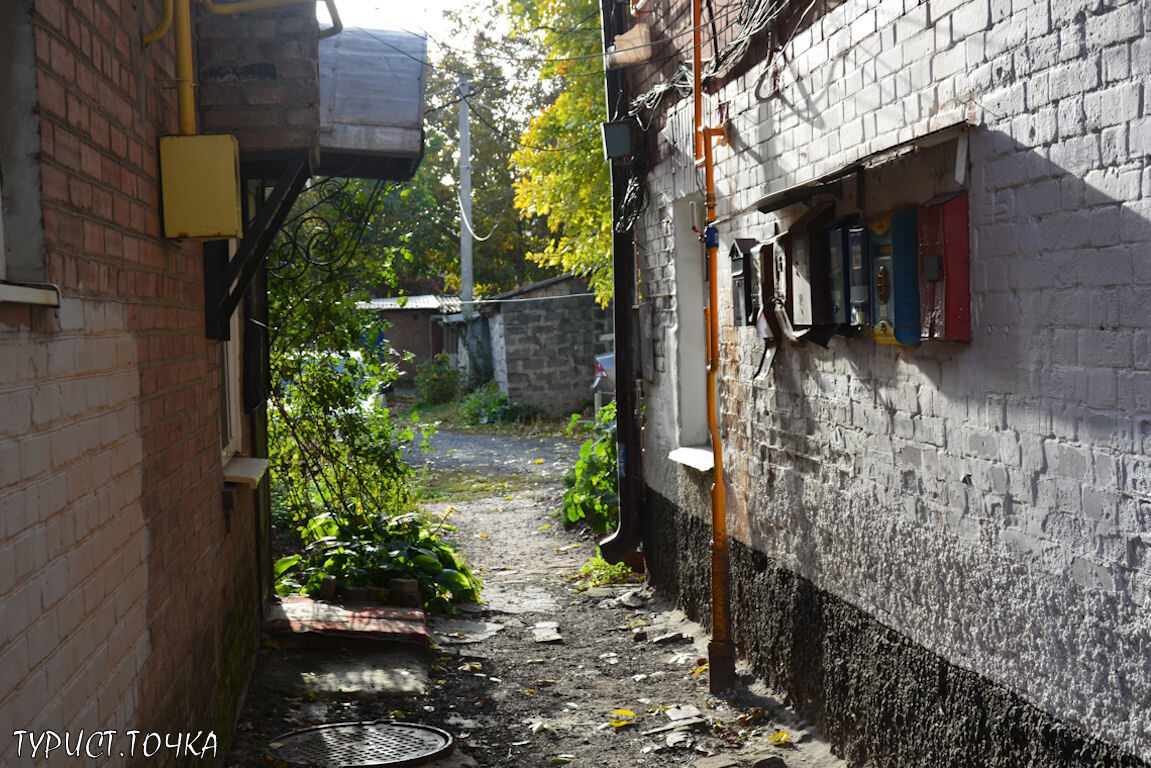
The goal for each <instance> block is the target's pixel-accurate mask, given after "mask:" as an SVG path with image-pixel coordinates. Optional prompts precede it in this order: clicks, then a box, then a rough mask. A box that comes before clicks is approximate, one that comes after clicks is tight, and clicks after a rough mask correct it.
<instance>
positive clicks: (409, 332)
mask: <svg viewBox="0 0 1151 768" xmlns="http://www.w3.org/2000/svg"><path fill="white" fill-rule="evenodd" d="M378 317H379V319H380V320H381V321H383V322H385V323H388V324H389V327H388V329H387V330H385V331H384V338H385V339H387V340H388V342H389V343H390V344H391V345H392V347H393V348H394V349H395V350H396V351H397V352H400V353H402V354H407V353H411V354H412V356H413V357H412V360H411V361H410V362H401V363H400V371H401V375H402V376H403V377H404V378H410V377H412V376H415V372H416V367H417V366H419V365H420V364H421V363H425V362H427V361H428V360H430V359H431V358H432V355H434V354H436V353H437V352H442V351H443V347H444V342H443V329H442V328H440V327H439V326H433V322H434V321H433V320H432V313H431V310H419V309H401V310H395V311H388V312H380V313H378ZM433 333H434V334H435V335H434V336H433Z"/></svg>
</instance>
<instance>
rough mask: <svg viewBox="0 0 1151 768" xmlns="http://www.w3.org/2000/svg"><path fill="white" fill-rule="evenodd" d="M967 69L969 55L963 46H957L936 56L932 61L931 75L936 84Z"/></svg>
mask: <svg viewBox="0 0 1151 768" xmlns="http://www.w3.org/2000/svg"><path fill="white" fill-rule="evenodd" d="M966 68H967V54H966V51H965V49H964V47H963V46H961V45H957V46H955V47H954V48H951V49H949V50H946V51H940V52H938V53H936V54H935V56H934V57H933V58H932V60H931V73H932V75H933V76H934V78H935V80H936V82H938V81H940V80H943V79H945V78H948V77H951V76H952V75H955V74H956V73H958V72H962V71H963V70H964V69H966Z"/></svg>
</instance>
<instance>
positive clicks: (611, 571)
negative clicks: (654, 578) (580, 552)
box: [575, 547, 643, 592]
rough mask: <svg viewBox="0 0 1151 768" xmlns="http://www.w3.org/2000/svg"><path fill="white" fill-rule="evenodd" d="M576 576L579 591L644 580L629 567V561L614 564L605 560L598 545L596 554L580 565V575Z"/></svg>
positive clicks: (576, 586)
mask: <svg viewBox="0 0 1151 768" xmlns="http://www.w3.org/2000/svg"><path fill="white" fill-rule="evenodd" d="M575 578H576V579H577V581H576V585H575V588H576V591H578V592H583V591H584V590H587V589H591V588H592V587H602V586H606V585H608V584H631V583H635V582H640V581H643V577H642V576H640V575H639V574H637V573H636V572H635V571H633V570H632V569H631V568H629V567H628V565H627V563H616V564H615V565H612V564H611V563H609V562H608V561H607V560H604V559H603V556H602V555H600V552H599V548H598V547H597V548H596V551H595V555H594V556H592V557H591V558H590V559H589V560H588V561H587V562H586V563H584V564H583V565H581V566H580V569H579V576H577V577H575Z"/></svg>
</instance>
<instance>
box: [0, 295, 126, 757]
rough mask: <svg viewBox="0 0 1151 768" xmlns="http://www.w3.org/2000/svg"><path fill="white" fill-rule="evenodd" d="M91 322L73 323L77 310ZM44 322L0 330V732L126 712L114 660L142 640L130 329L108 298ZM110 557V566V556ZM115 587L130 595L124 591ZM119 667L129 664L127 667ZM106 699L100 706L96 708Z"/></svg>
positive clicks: (68, 304)
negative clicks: (45, 326)
mask: <svg viewBox="0 0 1151 768" xmlns="http://www.w3.org/2000/svg"><path fill="white" fill-rule="evenodd" d="M89 322H90V323H91V325H90V326H88V327H85V324H86V323H89ZM56 323H57V327H56V328H54V329H53V330H54V333H52V334H50V335H37V334H34V333H33V332H31V331H30V330H29V329H27V328H24V329H19V328H16V329H13V328H6V329H4V332H3V333H0V358H4V359H9V360H15V361H17V365H16V366H14V367H11V368H10V367H8V366H0V368H2V370H0V403H2V404H3V407H2V408H0V665H2V666H0V733H5V734H11V733H12V731H13V730H15V729H20V728H22V729H30V728H50V729H53V730H56V731H58V732H60V731H63V729H65V728H67V727H72V728H73V730H74V731H76V730H79V729H80V728H85V729H88V730H89V731H91V730H94V729H101V728H115V729H119V730H123V729H124V728H126V727H135V726H138V725H139V713H137V712H136V711H135V706H134V705H133V706H130V707H121V708H120V709H121V711H119V712H115V713H114V712H112V711H111V709H112V707H106V708H104V709H95V708H94V709H91V710H88V711H87V712H88V714H84V713H85V711H86V710H85V707H86V706H87V704H88V702H94V701H98V700H100V698H101V695H102V694H101V691H112V692H114V694H110V695H113V696H114V697H115V700H114V701H113V700H111V699H109V702H108V703H109V704H113V705H119V704H120V703H121V702H122V701H125V702H131V701H135V695H134V694H133V693H132V692H131V691H129V690H127V686H131V685H133V684H135V682H136V681H137V674H138V672H139V669H138V667H137V665H136V661H135V659H134V658H130V659H129V661H128V663H129V664H130V668H125V669H122V670H120V671H117V669H118V668H120V667H122V665H123V662H124V660H125V652H126V651H125V648H124V647H123V645H124V644H123V642H121V639H122V638H131V640H132V641H133V642H135V641H136V640H137V639H139V640H140V641H141V642H143V643H145V644H147V642H148V636H149V633H148V627H147V618H146V614H145V605H144V600H143V595H144V594H145V591H146V589H147V582H146V579H142V578H138V577H135V578H131V579H128V578H126V577H127V575H128V570H129V569H134V570H132V572H133V573H135V574H137V576H139V575H142V574H143V570H144V567H145V566H144V565H143V564H144V562H145V555H146V552H147V541H146V533H145V531H144V529H143V514H142V512H141V507H140V495H141V487H142V482H141V477H140V462H141V460H142V455H143V449H142V446H141V442H140V437H139V434H138V431H137V423H138V416H137V414H136V401H137V399H138V398H139V374H138V372H137V370H136V352H135V350H136V342H135V340H134V339H133V338H132V337H131V335H130V334H129V333H128V332H127V331H126V330H125V327H124V325H123V323H124V314H123V311H122V309H121V308H118V307H111V308H109V307H105V306H104V304H103V303H101V302H95V301H84V300H81V299H78V298H65V299H64V301H63V302H62V304H61V307H60V310H59V312H58V313H57V315H56ZM113 561H118V562H120V563H122V564H123V569H121V568H113V567H109V563H111V562H113ZM128 596H131V597H130V599H126V598H128ZM128 669H130V674H129V673H128ZM105 709H107V710H108V711H105Z"/></svg>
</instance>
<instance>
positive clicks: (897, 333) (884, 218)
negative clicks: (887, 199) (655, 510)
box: [867, 206, 919, 347]
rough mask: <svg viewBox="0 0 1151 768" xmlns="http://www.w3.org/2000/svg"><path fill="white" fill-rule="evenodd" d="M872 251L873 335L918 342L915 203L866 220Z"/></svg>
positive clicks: (909, 343)
mask: <svg viewBox="0 0 1151 768" xmlns="http://www.w3.org/2000/svg"><path fill="white" fill-rule="evenodd" d="M867 229H868V233H867V234H868V241H869V245H870V247H869V250H870V253H871V265H870V266H871V312H872V318H871V323H870V324H871V335H872V337H873V338H874V339H875V340H876V341H878V342H879V343H881V344H901V345H903V346H907V347H918V346H919V235H918V212H917V209H916V207H915V206H908V207H906V208H900V209H899V210H897V211H894V212H892V213H887V214H883V215H881V216H874V217H872V218H871V219H869V220H868V222H867Z"/></svg>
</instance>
